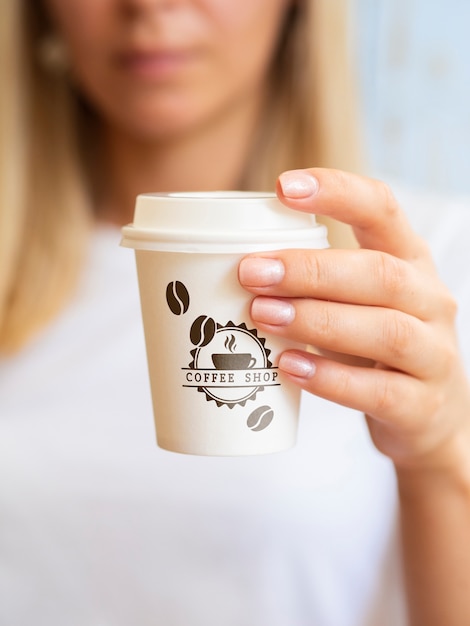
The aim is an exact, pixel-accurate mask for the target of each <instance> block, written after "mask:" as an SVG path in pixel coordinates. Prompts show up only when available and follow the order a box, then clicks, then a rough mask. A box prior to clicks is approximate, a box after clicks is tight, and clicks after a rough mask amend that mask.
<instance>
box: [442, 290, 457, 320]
mask: <svg viewBox="0 0 470 626" xmlns="http://www.w3.org/2000/svg"><path fill="white" fill-rule="evenodd" d="M442 310H443V312H444V317H445V319H449V320H451V321H452V322H453V321H455V319H456V317H457V313H458V304H457V301H456V299H455V298H454V297H453V296H452V294H451V293H450V292H448V291H446V292H445V294H444V296H443V298H442Z"/></svg>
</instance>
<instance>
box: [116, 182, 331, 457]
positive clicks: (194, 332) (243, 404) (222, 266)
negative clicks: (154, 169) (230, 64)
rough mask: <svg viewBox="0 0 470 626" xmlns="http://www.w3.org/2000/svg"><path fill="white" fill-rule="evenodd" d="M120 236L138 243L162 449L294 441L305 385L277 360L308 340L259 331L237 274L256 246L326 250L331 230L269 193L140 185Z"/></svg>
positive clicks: (213, 450) (252, 448)
mask: <svg viewBox="0 0 470 626" xmlns="http://www.w3.org/2000/svg"><path fill="white" fill-rule="evenodd" d="M122 232H123V238H122V241H121V245H123V246H125V247H129V248H134V249H135V253H136V261H137V272H138V277H139V289H140V298H141V304H142V317H143V322H144V332H145V340H146V346H147V357H148V366H149V374H150V383H151V390H152V399H153V409H154V415H155V425H156V433H157V442H158V445H159V446H160V447H161V448H165V449H167V450H172V451H175V452H182V453H187V454H200V455H221V456H232V455H247V454H264V453H269V452H276V451H280V450H285V449H287V448H290V447H292V446H293V445H294V444H295V441H296V437H297V427H298V413H299V402H300V390H299V388H298V387H297V386H296V385H293V384H292V383H291V382H289V381H288V380H287V379H286V378H284V377H283V376H282V374H281V373H280V372H279V370H278V368H277V360H278V357H279V355H280V353H281V352H282V351H284V350H286V349H287V348H292V347H297V348H299V347H302V346H299V344H294V343H293V342H288V341H285V340H283V339H279V338H277V337H274V336H270V335H265V334H264V333H263V332H260V331H258V330H257V329H256V328H255V326H254V324H253V322H252V321H251V320H250V316H249V305H250V302H251V299H252V296H250V294H249V293H247V292H246V291H245V290H244V289H242V288H241V286H240V284H239V282H238V264H239V262H240V260H241V259H242V258H243V256H244V255H245V254H247V253H250V252H255V251H266V250H277V249H285V248H326V247H328V242H327V238H326V228H325V227H324V226H320V225H318V224H317V223H316V222H315V218H314V217H313V216H311V215H309V214H306V213H300V212H297V211H292V210H290V209H287V208H286V207H284V206H283V205H282V204H281V203H280V202H279V200H278V199H277V198H276V196H275V195H274V194H266V193H251V192H213V193H173V194H144V195H140V196H138V198H137V203H136V209H135V215H134V222H133V224H131V225H129V226H126V227H124V228H123V229H122Z"/></svg>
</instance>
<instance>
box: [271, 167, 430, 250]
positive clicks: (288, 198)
mask: <svg viewBox="0 0 470 626" xmlns="http://www.w3.org/2000/svg"><path fill="white" fill-rule="evenodd" d="M277 193H278V196H279V199H280V200H281V201H282V202H283V203H284V204H286V205H287V206H289V207H290V208H292V209H297V210H300V211H306V212H308V213H313V214H318V215H327V216H329V217H332V218H334V219H337V220H339V221H340V222H345V223H346V224H350V225H351V226H352V227H353V229H354V234H355V235H356V238H357V240H358V242H359V244H360V245H361V246H362V247H364V248H369V249H371V250H382V251H384V252H388V253H390V254H392V255H394V256H398V257H400V258H402V259H408V260H415V259H417V258H421V257H426V258H429V253H428V251H427V247H426V245H425V244H424V242H423V241H422V240H421V238H420V237H418V236H417V235H416V234H415V233H414V231H413V230H412V228H411V226H410V224H409V223H408V220H407V219H406V217H405V215H404V213H403V211H402V210H401V209H400V207H399V205H398V202H397V201H396V199H395V197H394V195H393V193H392V192H391V190H390V188H389V187H388V186H387V185H386V184H385V183H383V182H381V181H377V180H373V179H370V178H365V177H362V176H357V175H355V174H349V173H347V172H342V171H339V170H331V169H322V168H311V169H306V170H290V171H287V172H284V173H283V174H281V176H280V177H279V179H278V184H277Z"/></svg>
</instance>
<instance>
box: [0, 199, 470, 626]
mask: <svg viewBox="0 0 470 626" xmlns="http://www.w3.org/2000/svg"><path fill="white" fill-rule="evenodd" d="M432 204H433V203H430V204H429V203H428V202H427V201H426V200H425V201H421V200H420V201H419V202H416V201H415V200H414V201H413V204H411V207H414V209H415V211H414V217H413V221H414V222H415V225H416V226H417V227H418V229H419V230H421V232H423V233H424V234H425V235H426V236H427V237H428V240H429V241H430V243H431V245H432V247H433V250H434V252H435V255H436V260H437V262H438V265H439V268H440V270H441V274H442V276H443V278H444V280H445V281H446V282H447V284H449V286H450V287H451V288H452V290H453V292H454V294H455V295H456V296H457V297H458V298H459V300H460V302H461V306H462V311H461V313H460V318H459V330H460V333H461V337H462V347H463V350H464V352H465V356H466V359H467V362H470V345H469V344H470V341H469V337H470V335H469V332H468V329H467V328H466V325H465V323H464V321H465V316H466V319H469V313H470V279H469V277H468V267H469V260H470V247H469V246H468V243H467V240H468V233H469V232H470V206H469V205H466V204H465V203H464V202H462V203H458V202H450V203H447V204H446V206H445V209H444V210H442V207H439V210H437V205H436V203H435V202H434V205H435V206H434V207H433V206H432ZM430 207H431V209H432V215H431V214H430V213H429V211H430V210H431V209H430ZM119 239H120V233H119V231H118V230H117V229H114V228H112V227H109V228H107V227H101V228H99V229H97V231H96V233H95V235H94V237H93V241H92V243H91V247H90V253H89V257H88V261H87V265H86V268H85V271H84V273H83V278H82V282H81V285H80V289H79V291H78V293H77V295H76V297H75V299H74V300H73V302H71V303H70V305H69V306H68V307H67V309H66V310H64V311H63V313H62V314H61V315H60V317H59V318H58V319H57V320H56V321H55V322H54V324H53V325H51V326H50V327H49V328H47V329H46V330H45V331H44V332H43V333H42V335H41V336H40V337H38V338H37V339H36V340H35V341H34V342H33V343H32V344H31V345H29V346H28V347H27V348H26V349H25V350H23V351H22V352H21V353H20V354H18V355H17V356H15V357H13V358H10V359H8V360H5V361H4V362H0V476H1V478H0V481H1V483H0V624H1V625H2V626H32V625H34V626H130V625H137V626H220V625H221V624H223V625H224V626H242V625H243V626H267V625H269V626H379V625H380V626H401V625H402V624H404V623H405V618H404V610H403V606H404V601H403V596H402V583H401V575H400V562H399V561H400V558H399V542H398V538H397V511H396V508H397V497H396V490H395V478H394V473H393V467H392V465H391V463H390V462H389V460H388V459H386V458H385V457H383V456H382V455H381V454H380V453H379V452H377V451H376V450H375V448H374V447H373V445H372V444H371V442H370V440H369V437H368V433H367V429H366V426H365V423H364V420H363V418H362V416H361V415H359V414H357V413H356V412H354V411H350V410H347V409H344V408H343V407H338V406H336V405H334V404H332V403H328V402H326V401H323V400H320V399H318V398H315V397H313V396H310V395H308V394H304V397H303V405H302V414H301V424H300V433H299V441H298V444H297V446H296V447H295V448H293V449H292V450H289V451H287V452H282V453H277V454H272V455H264V456H259V457H239V458H204V457H196V456H185V455H180V454H175V453H171V452H166V451H164V450H161V449H159V448H157V447H156V444H155V433H154V426H153V417H152V409H151V402H150V390H149V384H148V375H147V370H146V357H145V348H144V340H143V331H142V325H141V318H140V308H139V300H138V290H137V281H136V274H135V267H134V262H133V254H132V252H131V251H129V250H124V249H121V248H119V247H118V243H119Z"/></svg>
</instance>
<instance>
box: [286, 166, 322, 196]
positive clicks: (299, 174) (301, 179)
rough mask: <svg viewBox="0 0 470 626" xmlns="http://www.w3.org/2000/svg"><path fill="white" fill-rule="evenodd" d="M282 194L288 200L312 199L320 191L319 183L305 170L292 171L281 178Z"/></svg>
mask: <svg viewBox="0 0 470 626" xmlns="http://www.w3.org/2000/svg"><path fill="white" fill-rule="evenodd" d="M279 183H280V185H281V189H282V193H283V194H284V196H285V197H286V198H292V199H301V198H310V196H314V195H315V194H316V193H317V191H318V187H319V185H318V181H317V179H316V178H314V177H313V176H312V175H311V174H308V173H307V172H305V170H290V171H289V172H284V173H283V174H281V175H280V176H279Z"/></svg>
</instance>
